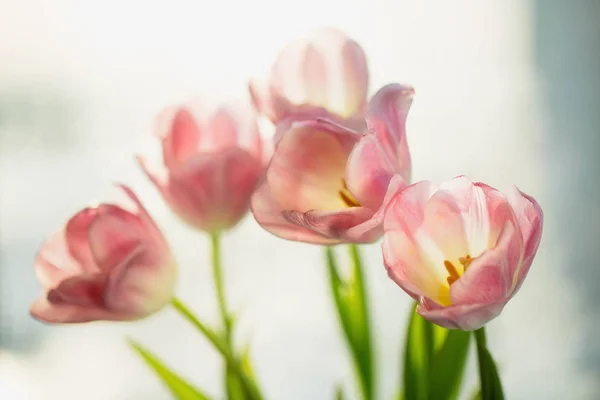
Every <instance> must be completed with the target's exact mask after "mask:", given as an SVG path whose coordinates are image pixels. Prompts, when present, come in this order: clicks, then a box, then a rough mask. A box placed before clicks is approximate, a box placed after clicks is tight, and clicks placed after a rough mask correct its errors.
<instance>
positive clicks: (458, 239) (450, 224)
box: [423, 190, 469, 272]
mask: <svg viewBox="0 0 600 400" xmlns="http://www.w3.org/2000/svg"><path fill="white" fill-rule="evenodd" d="M423 227H424V229H425V231H426V234H427V235H428V236H429V237H430V238H431V239H432V240H433V241H434V242H435V245H436V246H437V247H438V248H439V249H440V250H441V251H442V253H443V256H444V260H447V261H450V262H451V263H452V264H453V265H454V266H456V267H457V268H461V269H462V267H460V265H461V263H460V258H462V257H465V256H466V255H467V254H468V253H469V247H468V242H467V236H466V233H465V228H464V222H463V218H462V215H461V212H460V208H459V206H458V205H457V204H456V201H455V198H454V197H453V196H452V195H451V194H450V193H448V192H447V191H444V190H439V191H437V192H436V193H434V194H433V196H431V198H430V199H429V200H428V201H427V203H426V204H425V207H424V225H423ZM461 272H462V271H461Z"/></svg>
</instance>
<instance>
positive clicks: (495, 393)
mask: <svg viewBox="0 0 600 400" xmlns="http://www.w3.org/2000/svg"><path fill="white" fill-rule="evenodd" d="M473 334H474V335H475V340H476V343H477V358H478V361H479V379H480V381H481V398H482V399H483V400H504V392H503V391H502V384H501V383H500V376H499V375H498V368H496V363H495V362H494V359H493V357H492V355H491V354H490V352H489V350H488V349H487V344H486V338H485V328H480V329H478V330H476V331H474V332H473Z"/></svg>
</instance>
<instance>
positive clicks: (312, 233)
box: [252, 84, 414, 244]
mask: <svg viewBox="0 0 600 400" xmlns="http://www.w3.org/2000/svg"><path fill="white" fill-rule="evenodd" d="M413 94H414V90H413V89H412V88H411V87H408V86H403V85H399V84H392V85H388V86H385V87H383V88H382V89H381V90H379V92H377V94H376V95H375V96H374V97H373V99H372V101H371V102H370V103H369V107H368V113H367V118H366V123H367V126H368V129H369V131H368V132H366V133H362V134H361V133H358V132H355V131H352V130H349V129H347V128H344V127H342V126H340V125H337V124H335V123H333V122H331V121H328V120H324V119H315V120H306V121H299V122H294V121H287V122H286V123H282V124H280V125H279V126H278V132H277V134H276V137H275V140H276V144H275V150H274V154H273V157H272V158H271V162H270V164H269V166H268V167H267V172H266V176H265V179H264V180H263V182H262V184H261V185H260V187H259V188H258V189H257V191H256V193H255V194H254V196H253V198H252V212H253V213H254V217H255V218H256V220H257V221H258V223H259V224H260V225H261V226H262V227H264V228H265V229H266V230H268V231H270V232H271V233H273V234H275V235H277V236H279V237H282V238H285V239H290V240H297V241H302V242H309V243H316V244H333V243H341V242H355V243H362V242H372V241H375V240H377V238H379V237H380V236H381V234H382V233H383V230H382V226H381V223H382V217H383V215H382V214H380V213H378V210H379V209H380V208H381V206H382V204H384V203H385V201H384V200H385V196H386V192H387V189H388V186H389V185H390V184H392V185H393V186H394V187H404V186H406V182H408V181H409V179H410V157H409V153H408V146H407V143H406V137H405V120H406V116H407V113H408V110H409V108H410V105H411V102H412V97H413ZM394 175H396V178H395V179H394V181H393V182H391V180H392V177H393V176H394Z"/></svg>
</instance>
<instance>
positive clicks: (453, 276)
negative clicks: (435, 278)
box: [444, 260, 460, 285]
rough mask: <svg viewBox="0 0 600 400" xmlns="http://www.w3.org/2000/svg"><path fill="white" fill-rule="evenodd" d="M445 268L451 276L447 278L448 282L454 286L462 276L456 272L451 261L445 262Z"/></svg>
mask: <svg viewBox="0 0 600 400" xmlns="http://www.w3.org/2000/svg"><path fill="white" fill-rule="evenodd" d="M444 267H446V271H448V273H449V274H450V276H449V277H448V278H446V280H447V281H448V285H452V284H453V283H454V282H456V281H457V280H458V278H460V275H459V274H458V271H457V270H456V267H455V266H454V264H452V263H451V262H450V261H448V260H444Z"/></svg>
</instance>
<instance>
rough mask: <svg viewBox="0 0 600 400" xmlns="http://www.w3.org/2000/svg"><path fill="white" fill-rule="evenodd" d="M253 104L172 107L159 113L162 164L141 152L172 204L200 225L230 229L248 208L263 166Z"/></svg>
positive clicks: (192, 223) (187, 219)
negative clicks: (210, 109)
mask: <svg viewBox="0 0 600 400" xmlns="http://www.w3.org/2000/svg"><path fill="white" fill-rule="evenodd" d="M249 108H250V107H248V110H245V109H243V108H235V109H234V108H233V107H229V106H221V107H218V108H217V109H216V110H215V111H214V112H212V113H207V112H206V110H201V109H199V108H198V107H191V106H182V107H174V108H172V109H169V110H167V111H165V112H164V113H163V114H162V115H161V116H160V117H159V123H160V124H159V132H158V134H159V137H160V140H161V145H162V162H156V163H151V162H149V161H148V160H147V159H146V158H144V157H141V156H138V162H139V164H140V166H141V167H142V169H143V171H144V172H145V173H146V175H147V176H148V177H149V178H150V180H151V181H152V183H153V184H154V185H155V186H156V188H157V189H158V190H159V192H160V193H161V194H162V197H163V198H164V200H165V201H166V203H167V204H168V205H169V207H170V208H171V209H172V210H173V211H174V213H175V214H176V215H177V216H178V217H179V218H180V219H181V220H183V221H184V222H186V223H187V224H189V225H190V226H192V227H194V228H196V229H200V230H203V231H207V232H212V233H214V232H217V231H220V230H225V229H229V228H232V227H233V226H235V225H236V224H237V223H238V222H239V221H240V219H241V218H242V217H243V216H244V215H245V214H246V212H247V211H248V208H249V205H250V197H251V195H252V192H253V191H254V190H255V188H256V185H257V183H258V181H259V179H260V177H261V175H262V172H263V168H264V162H263V146H262V140H261V138H260V135H259V132H258V126H257V123H256V118H255V115H254V114H253V113H252V112H251V110H249ZM246 111H247V112H246Z"/></svg>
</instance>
